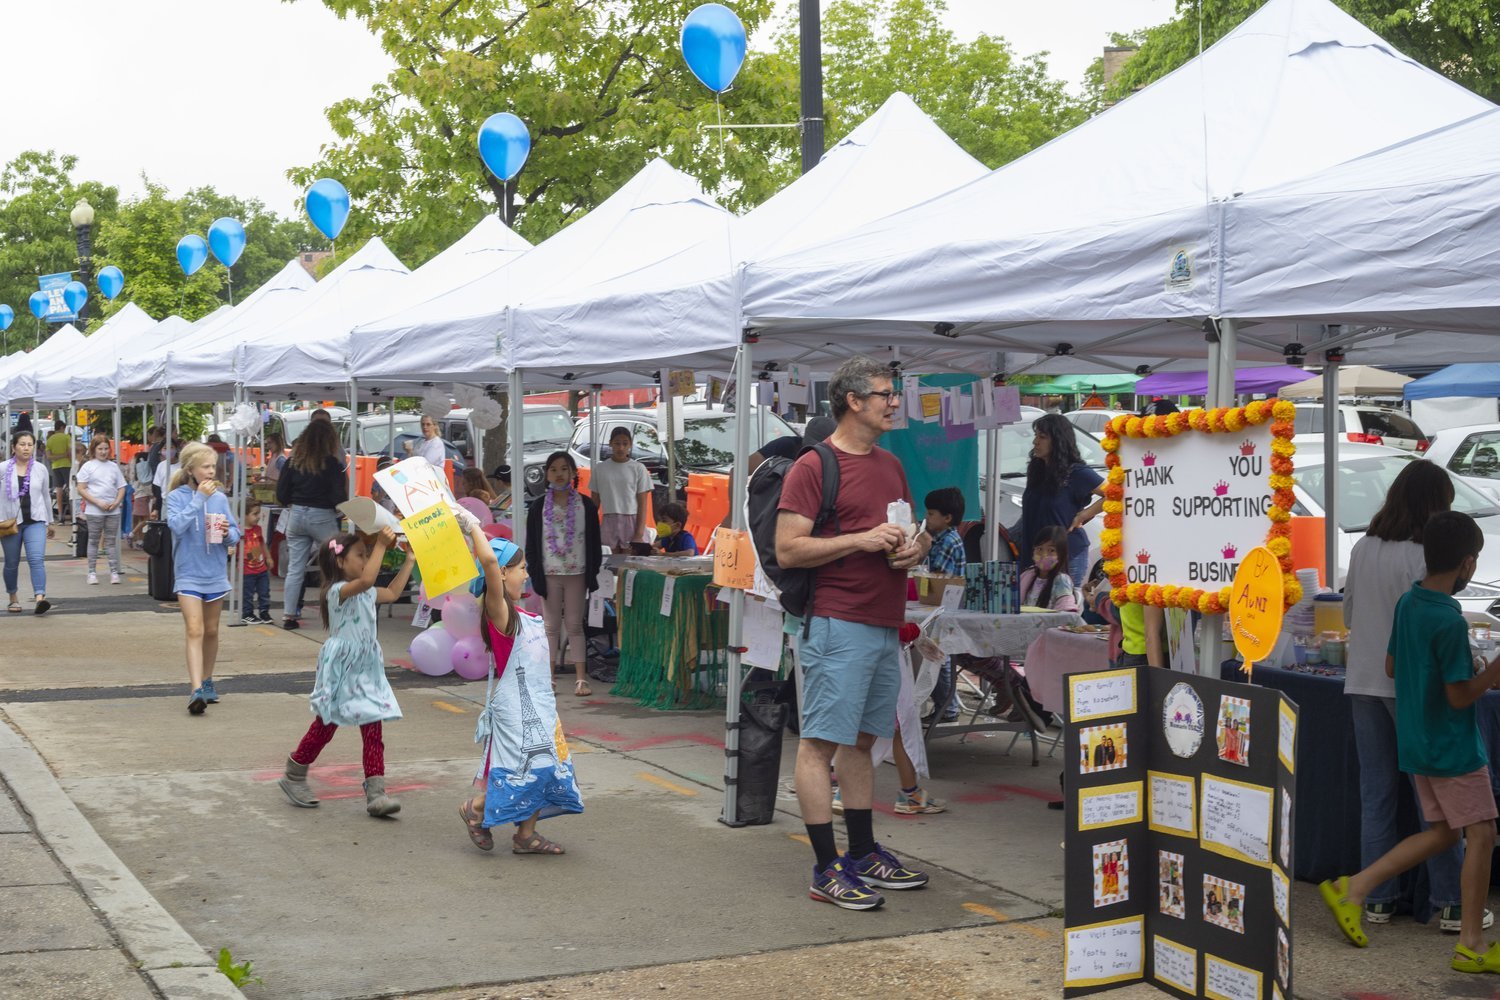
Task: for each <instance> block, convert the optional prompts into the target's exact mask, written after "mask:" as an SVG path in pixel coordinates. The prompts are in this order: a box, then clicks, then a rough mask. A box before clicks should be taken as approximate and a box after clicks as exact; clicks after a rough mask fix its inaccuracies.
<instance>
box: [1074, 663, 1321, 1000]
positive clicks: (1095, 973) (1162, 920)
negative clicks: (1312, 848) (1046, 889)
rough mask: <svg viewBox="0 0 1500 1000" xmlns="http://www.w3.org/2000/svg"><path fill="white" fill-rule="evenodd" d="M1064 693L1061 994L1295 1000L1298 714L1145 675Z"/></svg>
mask: <svg viewBox="0 0 1500 1000" xmlns="http://www.w3.org/2000/svg"><path fill="white" fill-rule="evenodd" d="M1066 685H1067V701H1068V704H1067V713H1066V715H1067V724H1066V727H1065V732H1064V739H1065V741H1066V743H1065V746H1066V768H1067V770H1066V776H1065V779H1064V781H1065V787H1066V791H1067V795H1066V799H1067V804H1066V812H1065V815H1066V820H1067V833H1066V837H1065V840H1064V866H1065V875H1066V887H1065V892H1064V915H1065V923H1066V925H1067V926H1066V929H1065V931H1064V949H1063V995H1064V996H1066V997H1075V996H1084V995H1087V994H1090V993H1098V992H1102V991H1105V990H1109V989H1113V988H1115V987H1117V986H1123V985H1127V984H1129V983H1133V982H1138V981H1145V982H1148V983H1151V984H1152V985H1154V986H1156V987H1158V988H1159V989H1161V990H1163V991H1164V992H1167V993H1170V994H1172V995H1174V996H1179V997H1211V998H1215V1000H1286V998H1289V997H1291V996H1292V982H1291V975H1292V930H1291V879H1290V877H1289V875H1290V873H1291V872H1292V871H1293V867H1292V863H1293V858H1292V849H1293V837H1292V830H1293V825H1292V818H1293V817H1292V812H1293V810H1294V809H1295V803H1294V799H1295V794H1296V783H1295V779H1294V776H1293V768H1294V766H1295V761H1296V759H1297V756H1296V740H1297V706H1296V705H1295V704H1294V703H1293V702H1291V701H1290V700H1288V699H1287V698H1286V696H1285V695H1283V694H1281V693H1280V692H1278V691H1274V690H1271V689H1268V688H1262V687H1257V686H1255V685H1253V684H1241V683H1236V682H1233V681H1223V680H1219V679H1217V678H1210V677H1199V676H1197V675H1195V674H1186V673H1179V672H1177V671H1171V670H1161V669H1153V668H1150V667H1139V668H1127V669H1123V670H1110V671H1103V672H1098V673H1081V674H1069V675H1068V676H1067V678H1066Z"/></svg>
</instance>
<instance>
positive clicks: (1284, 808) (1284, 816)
mask: <svg viewBox="0 0 1500 1000" xmlns="http://www.w3.org/2000/svg"><path fill="white" fill-rule="evenodd" d="M1276 831H1277V838H1278V841H1277V844H1276V856H1277V857H1278V858H1279V859H1280V860H1281V867H1283V868H1290V867H1292V793H1291V792H1290V791H1288V790H1287V789H1285V788H1283V789H1282V790H1281V817H1280V822H1278V823H1277V825H1276Z"/></svg>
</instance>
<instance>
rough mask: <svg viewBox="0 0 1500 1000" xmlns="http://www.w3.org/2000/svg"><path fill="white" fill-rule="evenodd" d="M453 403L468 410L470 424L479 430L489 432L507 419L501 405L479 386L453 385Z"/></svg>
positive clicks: (459, 383) (456, 383) (457, 383)
mask: <svg viewBox="0 0 1500 1000" xmlns="http://www.w3.org/2000/svg"><path fill="white" fill-rule="evenodd" d="M453 401H454V402H455V403H457V404H458V405H459V406H462V407H465V408H467V409H468V411H469V423H471V424H473V425H474V426H475V428H477V429H479V430H482V431H487V430H489V429H490V428H491V427H499V426H500V421H502V420H504V419H505V411H504V410H502V409H501V408H500V404H499V403H497V402H495V401H494V400H493V399H491V398H490V397H489V396H488V395H487V394H486V393H485V391H484V390H483V389H482V388H480V387H479V386H477V385H464V384H463V383H462V382H455V383H453Z"/></svg>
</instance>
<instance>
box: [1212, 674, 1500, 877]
mask: <svg viewBox="0 0 1500 1000" xmlns="http://www.w3.org/2000/svg"><path fill="white" fill-rule="evenodd" d="M1220 676H1222V677H1223V678H1224V679H1225V680H1231V681H1243V680H1245V675H1244V673H1243V672H1242V671H1241V670H1240V664H1239V662H1238V661H1236V660H1229V661H1226V662H1225V663H1224V664H1223V665H1222V666H1221V668H1220ZM1253 676H1254V683H1256V684H1260V685H1262V686H1264V687H1269V688H1275V689H1276V690H1278V691H1281V692H1283V693H1284V694H1285V695H1286V696H1287V697H1289V698H1291V699H1292V701H1294V702H1296V703H1297V706H1298V709H1299V723H1298V730H1299V731H1298V734H1297V737H1298V738H1297V808H1296V810H1295V815H1296V817H1297V828H1296V831H1295V832H1294V834H1293V836H1294V837H1295V838H1296V857H1295V858H1294V864H1293V867H1294V868H1295V869H1296V870H1295V871H1294V872H1293V877H1295V878H1298V879H1301V880H1303V881H1307V882H1321V881H1322V880H1323V879H1326V878H1335V877H1337V876H1339V875H1349V874H1352V873H1354V872H1356V871H1358V870H1359V867H1360V864H1359V756H1358V754H1357V753H1356V751H1355V748H1354V721H1353V717H1352V716H1351V714H1350V711H1349V699H1348V698H1347V697H1345V696H1344V678H1343V676H1342V674H1340V675H1338V676H1333V677H1329V676H1324V675H1320V674H1311V673H1303V672H1300V671H1292V670H1278V669H1276V668H1274V667H1261V666H1257V667H1256V668H1255V672H1254V675H1253ZM1478 714H1479V729H1480V733H1481V734H1482V736H1483V738H1484V743H1485V747H1486V748H1487V750H1488V751H1489V755H1490V761H1491V770H1490V780H1491V783H1492V784H1495V785H1496V789H1495V790H1496V797H1497V798H1500V781H1497V771H1496V768H1495V765H1496V764H1497V763H1500V692H1496V691H1491V692H1489V693H1488V694H1486V695H1485V696H1484V697H1483V698H1481V699H1479V702H1478ZM1417 817H1418V813H1417V808H1416V802H1415V799H1414V796H1413V795H1412V794H1411V787H1410V784H1409V783H1406V782H1403V783H1402V785H1401V796H1400V805H1399V807H1398V809H1397V827H1398V829H1399V831H1400V832H1401V833H1402V834H1403V835H1406V834H1410V833H1416V832H1417V830H1418V824H1417ZM1419 871H1420V869H1419ZM1496 874H1497V875H1500V871H1497V872H1496ZM1425 881H1426V877H1425V873H1424V874H1422V875H1421V876H1420V877H1419V879H1418V881H1417V882H1416V883H1412V882H1411V881H1410V880H1409V881H1408V884H1407V886H1406V887H1405V888H1406V889H1407V891H1408V892H1412V893H1414V894H1415V895H1417V896H1419V897H1425V895H1426V887H1425V884H1423V883H1425Z"/></svg>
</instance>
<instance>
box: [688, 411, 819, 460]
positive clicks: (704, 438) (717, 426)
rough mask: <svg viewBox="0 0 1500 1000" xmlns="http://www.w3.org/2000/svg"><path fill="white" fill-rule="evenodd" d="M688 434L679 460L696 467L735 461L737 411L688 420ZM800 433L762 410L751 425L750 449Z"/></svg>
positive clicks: (774, 415) (753, 449)
mask: <svg viewBox="0 0 1500 1000" xmlns="http://www.w3.org/2000/svg"><path fill="white" fill-rule="evenodd" d="M686 429H687V433H686V435H685V436H684V437H683V439H682V440H681V441H678V442H677V462H678V464H680V465H684V466H691V467H693V468H708V467H716V466H729V465H733V464H734V414H732V413H725V414H723V415H722V416H712V417H709V416H703V417H694V418H692V419H690V420H688V421H687V422H686ZM796 433H797V432H796V431H795V430H793V429H792V427H791V426H790V425H789V424H788V423H787V422H786V421H785V420H782V419H781V418H780V417H778V416H777V415H776V414H774V413H770V412H767V411H765V410H761V411H760V412H759V419H757V420H756V421H754V422H753V423H752V424H751V425H750V450H751V451H752V452H753V451H759V450H760V446H761V445H763V444H765V443H766V442H767V441H774V440H776V439H777V438H779V437H786V436H787V435H789V434H796Z"/></svg>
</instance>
